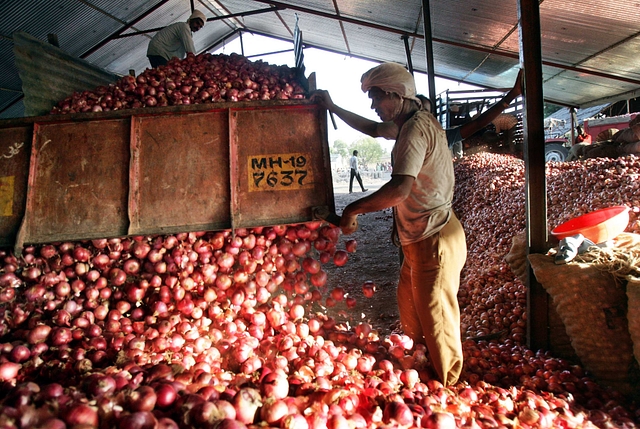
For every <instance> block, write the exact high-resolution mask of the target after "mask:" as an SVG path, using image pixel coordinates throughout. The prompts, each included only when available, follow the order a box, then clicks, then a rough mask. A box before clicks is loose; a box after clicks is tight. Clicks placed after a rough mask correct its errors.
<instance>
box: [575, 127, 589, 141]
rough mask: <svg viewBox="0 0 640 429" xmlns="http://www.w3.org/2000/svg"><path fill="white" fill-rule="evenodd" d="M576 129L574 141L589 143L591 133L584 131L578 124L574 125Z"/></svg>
mask: <svg viewBox="0 0 640 429" xmlns="http://www.w3.org/2000/svg"><path fill="white" fill-rule="evenodd" d="M576 131H577V134H578V135H577V136H576V143H584V144H591V134H587V133H585V132H584V130H583V129H582V127H581V126H580V125H578V126H577V127H576Z"/></svg>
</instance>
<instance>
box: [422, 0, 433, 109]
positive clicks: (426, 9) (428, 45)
mask: <svg viewBox="0 0 640 429" xmlns="http://www.w3.org/2000/svg"><path fill="white" fill-rule="evenodd" d="M422 21H423V22H422V23H423V25H424V48H425V51H426V55H427V82H429V100H431V105H432V106H435V105H436V71H435V67H434V64H433V34H431V33H432V30H431V8H430V6H429V0H422Z"/></svg>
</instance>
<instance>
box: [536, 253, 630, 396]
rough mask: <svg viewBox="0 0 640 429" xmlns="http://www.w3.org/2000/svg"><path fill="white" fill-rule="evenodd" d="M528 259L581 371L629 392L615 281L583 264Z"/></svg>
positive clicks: (623, 301) (622, 312)
mask: <svg viewBox="0 0 640 429" xmlns="http://www.w3.org/2000/svg"><path fill="white" fill-rule="evenodd" d="M529 261H530V262H531V267H532V268H533V272H534V274H535V276H536V279H537V280H538V282H540V284H541V285H542V286H543V287H544V288H545V290H546V291H547V292H548V293H549V295H550V296H551V298H552V300H553V304H554V305H555V308H556V310H557V312H558V315H559V316H560V318H561V319H562V321H563V323H564V325H565V328H566V331H567V334H568V335H569V337H570V338H571V345H572V347H573V349H574V350H575V352H576V355H577V356H578V357H579V358H580V361H581V362H582V364H583V366H584V367H585V369H587V370H588V371H590V372H591V373H592V374H593V376H594V377H595V378H596V380H597V381H598V382H600V383H601V384H603V385H605V386H609V387H611V388H614V389H616V390H618V391H619V392H621V393H624V394H630V393H633V392H634V390H635V386H634V381H635V380H634V378H635V367H636V365H635V361H634V356H633V350H632V341H631V336H630V334H629V329H628V323H627V317H626V316H627V314H626V313H627V312H626V309H627V295H626V293H625V290H624V288H623V287H622V286H621V285H620V282H616V280H615V278H614V277H613V276H612V275H611V274H610V273H607V272H605V271H602V270H599V269H597V268H595V267H593V266H592V265H590V264H587V263H577V262H570V263H568V264H565V265H556V264H555V263H554V258H553V257H552V256H547V255H540V254H531V255H529Z"/></svg>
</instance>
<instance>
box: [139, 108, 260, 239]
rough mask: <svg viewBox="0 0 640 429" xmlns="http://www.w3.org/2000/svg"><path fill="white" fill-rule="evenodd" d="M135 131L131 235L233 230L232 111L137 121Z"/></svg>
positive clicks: (151, 117)
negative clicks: (230, 177)
mask: <svg viewBox="0 0 640 429" xmlns="http://www.w3.org/2000/svg"><path fill="white" fill-rule="evenodd" d="M131 126H132V142H131V152H132V153H131V155H132V168H131V196H130V200H129V211H130V217H131V225H130V227H129V234H148V233H150V232H152V231H153V232H156V233H160V232H163V233H165V232H179V231H194V230H215V229H226V228H230V227H231V221H230V214H229V211H230V205H229V202H230V190H229V168H228V167H227V166H228V165H229V120H228V112H227V110H218V111H213V112H206V113H191V114H189V115H180V116H176V115H162V116H149V117H136V118H134V119H133V120H132V124H131ZM250 141H251V140H243V142H245V143H247V142H250Z"/></svg>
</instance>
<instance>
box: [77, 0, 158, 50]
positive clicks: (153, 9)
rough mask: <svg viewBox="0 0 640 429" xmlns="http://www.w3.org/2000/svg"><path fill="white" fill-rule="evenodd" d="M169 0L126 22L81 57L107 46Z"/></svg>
mask: <svg viewBox="0 0 640 429" xmlns="http://www.w3.org/2000/svg"><path fill="white" fill-rule="evenodd" d="M168 1H169V0H162V1H161V2H160V3H158V4H157V5H155V6H154V7H152V8H150V9H149V10H147V11H146V12H144V13H143V14H142V15H140V16H138V17H137V18H136V19H134V20H132V21H130V22H128V23H127V24H125V25H124V26H123V27H122V28H120V29H119V30H118V31H116V32H115V33H113V34H112V35H111V36H109V37H107V38H106V39H104V40H103V41H102V42H100V43H98V44H97V45H95V46H94V47H93V48H91V49H89V50H88V51H87V52H85V53H84V54H82V55H80V58H86V57H88V56H89V55H91V54H93V53H94V52H96V51H97V50H98V49H100V48H102V47H103V46H105V45H106V44H107V43H109V42H110V41H112V40H113V39H115V38H116V37H117V36H118V35H120V34H122V33H123V32H125V31H127V30H128V29H129V28H131V27H133V26H134V25H136V24H137V23H138V22H140V21H141V20H143V19H144V18H146V17H147V16H149V15H151V14H152V13H153V12H155V11H156V10H158V9H159V8H160V7H162V6H163V5H164V4H165V3H167V2H168Z"/></svg>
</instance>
